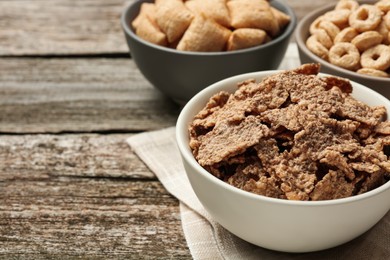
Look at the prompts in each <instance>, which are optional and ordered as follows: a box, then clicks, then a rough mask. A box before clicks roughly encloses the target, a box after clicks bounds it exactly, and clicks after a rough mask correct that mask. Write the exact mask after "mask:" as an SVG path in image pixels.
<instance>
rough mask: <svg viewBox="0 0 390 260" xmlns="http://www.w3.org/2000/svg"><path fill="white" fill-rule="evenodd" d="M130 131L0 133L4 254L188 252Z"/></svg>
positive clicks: (174, 207)
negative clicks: (133, 145)
mask: <svg viewBox="0 0 390 260" xmlns="http://www.w3.org/2000/svg"><path fill="white" fill-rule="evenodd" d="M129 136H130V135H96V134H80V135H22V136H8V135H7V136H0V161H1V162H2V163H1V164H0V258H1V257H2V256H4V257H6V258H8V259H10V258H12V257H16V258H17V257H21V258H25V257H27V258H31V257H32V258H60V259H64V258H67V257H69V258H73V257H76V256H77V257H79V256H80V257H83V258H84V257H92V258H96V257H103V258H104V257H110V258H121V257H122V258H124V257H126V258H131V259H141V258H140V257H150V258H161V257H189V251H188V249H187V247H186V243H185V240H184V237H183V234H182V229H181V224H180V218H179V212H178V202H177V200H176V199H175V198H173V197H172V196H171V195H169V194H168V193H167V191H166V190H165V189H164V188H163V187H162V185H161V184H160V183H159V182H158V181H157V180H156V178H155V177H154V175H153V174H151V173H150V171H149V170H148V169H147V167H146V166H145V165H144V164H143V163H142V162H141V161H140V160H139V159H138V157H137V156H136V155H134V153H133V152H132V151H131V149H130V147H129V146H128V145H127V144H126V143H125V139H126V138H127V137H129Z"/></svg>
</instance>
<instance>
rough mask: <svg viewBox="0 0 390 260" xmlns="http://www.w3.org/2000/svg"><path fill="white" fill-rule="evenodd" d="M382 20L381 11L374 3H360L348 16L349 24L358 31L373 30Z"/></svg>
mask: <svg viewBox="0 0 390 260" xmlns="http://www.w3.org/2000/svg"><path fill="white" fill-rule="evenodd" d="M381 21H382V11H381V10H380V9H379V8H378V7H376V6H375V5H367V4H364V5H361V6H360V7H359V8H358V9H357V10H355V11H353V12H352V13H351V15H350V16H349V24H350V25H351V26H352V27H353V28H355V29H356V30H357V31H358V32H366V31H371V30H375V28H376V27H377V26H378V25H379V24H380V22H381Z"/></svg>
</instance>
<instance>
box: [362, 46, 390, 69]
mask: <svg viewBox="0 0 390 260" xmlns="http://www.w3.org/2000/svg"><path fill="white" fill-rule="evenodd" d="M360 64H361V65H362V67H363V68H370V69H376V70H382V71H385V70H387V69H388V68H389V67H390V47H389V46H387V45H384V44H378V45H376V46H374V47H372V48H370V49H368V50H366V51H365V52H363V53H362V56H361V59H360Z"/></svg>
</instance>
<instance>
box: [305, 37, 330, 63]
mask: <svg viewBox="0 0 390 260" xmlns="http://www.w3.org/2000/svg"><path fill="white" fill-rule="evenodd" d="M306 46H307V48H308V49H309V50H310V51H311V52H313V53H314V54H315V55H317V56H318V57H320V58H321V59H324V60H328V54H329V51H328V49H327V48H325V47H324V45H322V44H321V43H320V42H319V41H318V40H317V38H316V37H315V36H314V35H312V36H310V37H309V38H308V39H307V40H306Z"/></svg>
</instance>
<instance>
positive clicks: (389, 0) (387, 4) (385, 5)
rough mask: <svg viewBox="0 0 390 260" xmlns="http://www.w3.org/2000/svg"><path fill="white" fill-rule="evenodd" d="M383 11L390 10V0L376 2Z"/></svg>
mask: <svg viewBox="0 0 390 260" xmlns="http://www.w3.org/2000/svg"><path fill="white" fill-rule="evenodd" d="M375 5H376V6H377V7H378V8H379V9H380V10H381V11H382V12H384V13H387V12H388V11H390V0H381V1H378V2H377V3H376V4H375Z"/></svg>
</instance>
